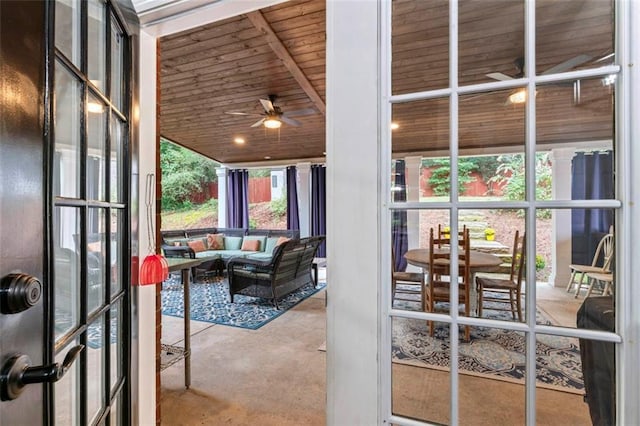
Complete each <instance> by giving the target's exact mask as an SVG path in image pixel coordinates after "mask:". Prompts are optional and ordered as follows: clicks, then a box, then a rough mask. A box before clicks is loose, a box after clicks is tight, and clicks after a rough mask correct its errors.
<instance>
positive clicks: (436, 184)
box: [422, 157, 478, 195]
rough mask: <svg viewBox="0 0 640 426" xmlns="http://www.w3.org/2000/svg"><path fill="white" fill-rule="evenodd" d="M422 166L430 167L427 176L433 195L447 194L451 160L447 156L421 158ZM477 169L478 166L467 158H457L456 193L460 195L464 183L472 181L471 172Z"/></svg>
mask: <svg viewBox="0 0 640 426" xmlns="http://www.w3.org/2000/svg"><path fill="white" fill-rule="evenodd" d="M422 166H423V167H428V168H430V169H432V171H431V176H430V177H429V181H428V182H429V185H430V186H431V188H432V189H433V193H434V194H435V195H448V194H449V181H450V179H449V174H450V173H451V160H450V159H449V158H435V159H424V160H422ZM476 170H478V166H477V164H476V163H475V162H474V161H471V160H470V159H469V158H464V157H460V158H459V159H458V195H462V193H464V190H465V185H466V184H467V183H470V182H472V181H473V177H471V172H473V171H476Z"/></svg>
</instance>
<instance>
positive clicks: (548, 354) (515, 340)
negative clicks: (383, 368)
mask: <svg viewBox="0 0 640 426" xmlns="http://www.w3.org/2000/svg"><path fill="white" fill-rule="evenodd" d="M411 304H412V302H402V304H401V305H400V306H399V304H398V302H396V307H400V308H401V309H409V310H414V309H413V308H412V307H411V306H410V305H411ZM418 305H419V303H417V304H416V306H418ZM484 316H485V317H486V318H491V319H499V320H507V321H509V320H511V314H510V313H508V312H498V311H490V310H486V311H485V315H484ZM536 316H537V322H538V323H539V324H551V322H550V321H549V320H548V319H546V318H545V316H544V315H543V314H542V313H541V312H540V311H538V312H537V313H536ZM463 333H464V329H463V328H460V336H463ZM392 351H393V352H392V356H393V359H394V361H395V362H399V363H402V364H409V365H414V366H420V367H428V368H436V369H448V368H449V354H450V346H449V326H448V325H445V324H440V326H439V327H436V328H435V333H434V336H433V337H431V336H429V326H428V324H427V322H426V321H419V320H411V319H406V318H394V320H393V348H392ZM458 368H459V371H460V373H462V374H471V375H478V376H482V377H491V378H496V379H501V380H507V381H511V382H515V383H524V378H525V335H524V333H521V332H515V331H510V330H501V329H495V328H486V327H471V339H470V341H469V342H464V341H462V340H461V341H460V343H459V359H458ZM536 374H537V379H536V380H537V384H538V385H539V386H541V387H546V388H550V389H555V390H562V391H567V392H572V393H579V394H582V393H584V382H583V378H582V369H581V362H580V347H579V343H578V339H575V338H570V337H562V336H551V335H540V334H538V335H537V343H536Z"/></svg>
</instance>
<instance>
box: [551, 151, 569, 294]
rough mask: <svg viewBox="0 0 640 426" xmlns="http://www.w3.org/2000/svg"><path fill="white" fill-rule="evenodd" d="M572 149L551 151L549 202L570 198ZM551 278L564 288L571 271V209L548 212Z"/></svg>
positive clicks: (554, 284) (552, 281)
mask: <svg viewBox="0 0 640 426" xmlns="http://www.w3.org/2000/svg"><path fill="white" fill-rule="evenodd" d="M574 155H575V149H573V148H562V149H553V150H551V176H552V194H553V197H552V199H554V200H570V199H571V159H572V158H573V156H574ZM551 212H552V216H551V220H552V226H551V275H550V276H549V284H551V285H553V286H554V287H565V286H566V285H567V283H568V282H569V278H570V276H571V272H570V270H569V265H570V264H571V210H569V209H553V210H551Z"/></svg>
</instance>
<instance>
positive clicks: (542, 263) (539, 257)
mask: <svg viewBox="0 0 640 426" xmlns="http://www.w3.org/2000/svg"><path fill="white" fill-rule="evenodd" d="M546 265H547V263H546V262H545V260H544V257H542V255H540V254H536V271H541V270H543V269H544V267H545V266H546Z"/></svg>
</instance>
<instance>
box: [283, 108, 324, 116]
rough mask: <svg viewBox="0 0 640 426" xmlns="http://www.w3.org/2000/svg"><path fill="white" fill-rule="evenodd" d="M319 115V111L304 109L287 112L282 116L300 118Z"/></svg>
mask: <svg viewBox="0 0 640 426" xmlns="http://www.w3.org/2000/svg"><path fill="white" fill-rule="evenodd" d="M317 113H318V111H316V110H315V109H313V108H304V109H296V110H294V111H287V112H285V113H284V114H282V115H283V116H285V117H300V116H302V115H313V114H317Z"/></svg>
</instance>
